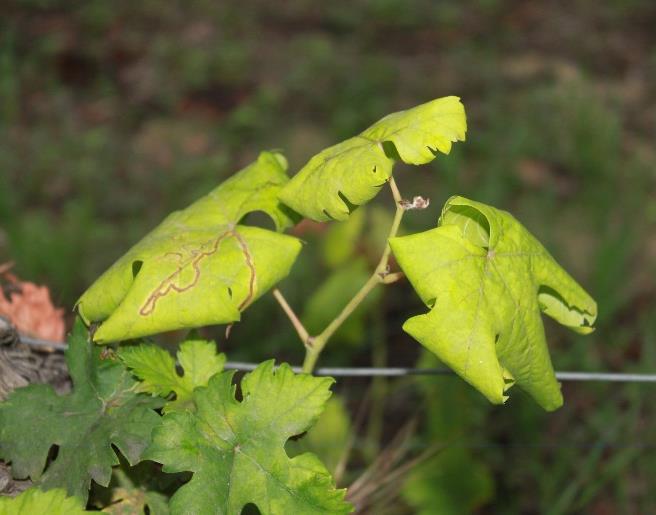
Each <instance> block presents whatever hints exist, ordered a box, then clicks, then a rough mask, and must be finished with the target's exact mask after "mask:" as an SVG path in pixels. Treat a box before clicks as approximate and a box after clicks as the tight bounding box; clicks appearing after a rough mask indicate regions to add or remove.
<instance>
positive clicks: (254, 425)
mask: <svg viewBox="0 0 656 515" xmlns="http://www.w3.org/2000/svg"><path fill="white" fill-rule="evenodd" d="M233 375H234V371H230V372H223V373H221V374H218V375H216V376H214V377H213V378H212V379H210V382H209V385H208V386H207V388H199V389H197V390H195V391H194V393H193V398H194V402H195V404H196V407H197V410H196V412H194V413H192V412H189V411H181V412H175V413H169V414H167V415H165V416H164V419H163V423H162V426H161V427H160V428H158V429H157V430H155V431H154V433H153V443H152V445H151V447H150V448H149V449H148V452H147V455H148V458H149V459H152V460H154V461H157V462H159V463H162V464H163V465H164V471H165V472H183V471H191V472H193V477H192V479H191V480H190V481H189V482H188V483H187V484H186V485H184V486H183V487H181V488H180V489H179V490H178V491H177V492H176V493H175V494H174V495H173V497H172V499H171V512H172V513H174V514H175V513H203V514H211V513H215V514H238V513H241V510H242V509H243V507H244V506H245V505H247V504H249V503H253V504H255V505H256V506H257V507H258V509H259V510H260V513H262V514H263V515H268V514H278V513H294V514H305V513H308V514H310V513H312V514H315V513H331V514H337V513H348V512H350V511H351V507H350V505H349V504H348V503H346V502H344V494H345V491H344V490H336V489H335V487H334V484H333V482H332V478H331V477H330V474H329V473H328V471H327V470H326V468H325V467H324V466H323V464H322V463H321V462H320V461H319V460H318V459H317V458H316V457H315V456H314V455H312V454H309V453H306V454H302V455H300V456H296V457H295V458H292V459H290V458H289V457H288V456H287V454H286V453H285V443H286V442H287V440H288V439H289V438H291V437H292V436H295V435H298V434H301V433H303V432H304V431H306V430H307V429H308V428H309V427H310V426H311V425H312V424H313V423H314V422H315V421H316V419H317V418H318V416H319V415H320V413H321V411H322V410H323V407H324V405H325V403H326V401H327V400H328V398H329V397H330V389H329V388H330V385H331V383H332V381H333V380H332V379H330V378H317V377H313V376H309V375H296V374H294V373H293V372H292V370H291V368H290V367H289V366H288V365H284V364H283V365H281V366H280V367H278V368H277V369H276V368H274V363H273V361H268V362H265V363H263V364H261V365H260V366H258V367H257V368H256V369H255V370H254V371H253V372H251V373H249V374H246V375H245V376H244V378H243V379H242V382H241V392H242V397H243V400H242V401H241V402H238V401H237V400H235V386H234V385H233V384H232V379H233Z"/></svg>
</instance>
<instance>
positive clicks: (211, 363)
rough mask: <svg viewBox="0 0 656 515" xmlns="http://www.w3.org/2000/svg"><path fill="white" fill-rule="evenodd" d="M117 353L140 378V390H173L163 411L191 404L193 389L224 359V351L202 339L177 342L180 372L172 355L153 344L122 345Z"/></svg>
mask: <svg viewBox="0 0 656 515" xmlns="http://www.w3.org/2000/svg"><path fill="white" fill-rule="evenodd" d="M118 355H119V357H120V358H121V361H123V363H124V364H125V366H127V367H128V368H129V369H131V370H132V373H133V374H134V375H135V376H137V377H138V378H139V379H140V380H141V383H140V386H139V390H140V391H143V392H148V393H152V394H154V395H159V396H161V397H168V396H169V395H170V394H171V393H174V394H175V399H174V400H170V401H168V402H167V403H166V404H165V405H164V410H163V411H164V413H168V412H170V411H176V410H181V409H188V408H191V407H192V406H193V402H192V400H191V394H192V392H193V391H194V389H195V388H198V387H200V386H207V383H208V381H209V380H210V378H211V377H212V376H214V375H215V374H218V373H219V372H221V371H222V370H223V365H224V364H225V361H226V357H225V354H217V352H216V344H215V343H214V342H210V341H204V340H187V341H185V342H182V343H181V344H180V350H179V351H178V353H177V358H178V361H179V363H180V366H181V367H182V370H183V375H179V374H178V372H177V370H176V365H175V361H174V359H173V357H172V356H171V355H170V354H169V353H168V352H167V351H166V350H164V349H162V348H161V347H158V346H157V345H152V344H141V345H137V346H135V347H122V348H121V349H119V351H118Z"/></svg>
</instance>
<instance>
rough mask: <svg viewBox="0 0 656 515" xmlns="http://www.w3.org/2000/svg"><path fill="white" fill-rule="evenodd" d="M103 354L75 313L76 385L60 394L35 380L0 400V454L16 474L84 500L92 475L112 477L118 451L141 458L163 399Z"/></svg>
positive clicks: (72, 362) (101, 480) (72, 358)
mask: <svg viewBox="0 0 656 515" xmlns="http://www.w3.org/2000/svg"><path fill="white" fill-rule="evenodd" d="M101 354H102V352H101V349H100V348H99V347H98V346H96V345H93V344H92V343H91V342H88V341H87V331H86V329H85V327H84V325H83V324H82V322H80V321H78V323H76V325H75V327H74V329H73V333H72V335H71V337H70V338H69V342H68V349H66V362H67V364H68V369H69V373H70V375H71V379H72V381H73V391H72V392H71V393H70V394H68V395H58V394H57V393H56V392H55V391H54V390H53V388H52V387H51V386H50V385H46V384H31V385H29V386H26V387H25V388H18V389H16V390H14V391H13V392H12V393H11V395H10V396H9V397H8V398H7V400H6V401H5V402H3V403H1V404H0V459H3V460H5V461H8V462H11V468H12V473H13V474H14V476H15V477H17V478H25V477H28V476H29V477H30V478H31V479H32V480H33V481H35V482H36V483H37V484H38V486H39V487H41V488H43V489H44V490H47V489H53V488H64V489H65V490H66V491H67V492H68V494H70V495H75V496H76V497H79V498H80V499H81V500H82V501H83V502H86V500H87V497H88V493H89V486H90V484H91V480H92V479H93V480H94V481H95V482H96V483H98V484H99V485H102V486H106V485H107V484H109V481H110V479H111V476H112V467H113V466H114V465H117V464H118V463H119V460H118V456H117V452H120V453H121V454H122V455H123V456H125V458H126V459H127V460H128V462H129V463H130V464H131V465H134V464H136V463H138V462H139V461H140V460H141V456H142V452H143V451H144V449H146V447H147V446H148V444H149V443H150V437H151V433H152V431H153V429H154V428H155V426H157V425H159V423H160V420H161V417H160V416H159V415H158V414H157V412H156V411H155V410H157V409H159V408H161V407H162V404H163V401H162V399H159V398H154V397H151V396H150V395H145V394H143V393H138V392H137V391H136V390H137V383H136V381H135V380H134V379H133V378H132V375H131V374H130V373H129V372H128V371H127V369H126V368H125V367H124V366H123V364H122V363H120V362H118V360H112V359H110V358H104V357H103V356H102V355H101ZM53 445H57V446H58V451H57V456H56V457H55V458H54V459H53V458H52V457H51V456H50V451H51V448H52V446H53ZM44 469H45V471H44Z"/></svg>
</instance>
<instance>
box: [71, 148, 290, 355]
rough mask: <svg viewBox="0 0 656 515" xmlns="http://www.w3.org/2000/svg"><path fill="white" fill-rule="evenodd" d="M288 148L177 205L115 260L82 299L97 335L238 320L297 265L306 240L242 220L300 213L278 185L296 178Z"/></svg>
mask: <svg viewBox="0 0 656 515" xmlns="http://www.w3.org/2000/svg"><path fill="white" fill-rule="evenodd" d="M286 166H287V165H286V161H285V160H284V157H282V155H280V154H277V153H272V152H262V153H261V154H260V156H259V158H258V159H257V161H256V162H254V163H252V164H251V165H250V166H248V167H246V168H245V169H243V170H241V171H240V172H238V173H237V174H236V175H234V176H233V177H231V178H230V179H228V180H227V181H225V182H224V183H223V184H221V185H220V186H218V187H217V188H216V189H214V190H213V191H212V192H210V193H209V194H208V195H206V196H205V197H203V198H201V199H200V200H198V201H196V202H194V203H193V204H191V205H190V206H189V207H187V208H186V209H183V210H182V211H176V212H174V213H171V214H170V215H169V216H168V217H167V218H166V219H165V220H164V221H163V222H162V223H161V224H160V225H159V226H158V227H156V228H155V229H154V230H153V231H152V232H151V233H150V234H148V235H147V236H146V237H145V238H144V239H142V240H141V241H140V242H139V243H137V244H136V245H135V246H134V247H132V248H131V249H130V250H129V251H128V252H127V253H126V254H125V255H124V256H123V257H121V258H120V259H119V260H118V261H117V262H116V263H114V265H112V266H111V267H110V268H109V269H108V270H107V271H106V272H105V273H104V274H103V275H102V276H101V277H100V278H99V279H98V280H97V281H96V282H95V283H94V284H93V285H91V287H90V288H89V289H88V290H87V291H86V292H85V293H84V294H83V295H82V297H81V298H80V299H79V300H78V302H77V309H78V312H79V313H80V315H81V316H82V318H83V319H84V320H85V321H86V322H87V323H90V322H103V323H102V324H101V325H100V327H99V328H98V330H97V331H96V332H95V333H94V336H93V338H94V341H96V342H98V343H104V342H108V341H117V340H125V339H131V338H138V337H141V336H146V335H150V334H156V333H160V332H162V331H168V330H173V329H182V328H191V327H199V326H202V325H211V324H223V323H230V322H234V321H237V320H239V319H240V314H241V312H242V311H243V310H244V309H246V308H247V307H248V306H249V305H250V304H252V303H253V302H254V301H255V300H256V299H257V298H259V297H260V296H261V295H262V294H264V293H265V292H266V291H267V290H268V289H269V288H271V287H272V286H273V285H274V284H275V283H276V282H278V281H279V280H280V279H282V278H283V277H285V276H286V275H287V274H288V273H289V269H290V268H291V266H292V264H293V263H294V261H295V259H296V256H297V255H298V253H299V251H300V248H301V242H300V241H299V240H298V239H297V238H294V237H292V236H288V235H284V234H279V233H277V232H275V231H270V230H267V229H262V228H259V227H251V226H247V225H242V224H240V221H241V220H242V219H243V218H244V216H246V215H247V214H249V213H251V212H253V211H263V212H264V213H266V214H267V215H269V216H270V217H271V218H272V219H273V221H274V223H275V225H276V228H277V229H278V231H281V230H283V229H284V228H286V227H288V226H289V225H291V224H292V223H293V221H294V219H295V213H293V212H291V210H290V209H289V208H287V207H285V206H283V205H282V204H281V203H280V202H279V201H278V198H277V195H278V192H279V191H280V189H281V188H282V186H283V185H284V184H285V183H286V182H287V181H288V177H287V174H286V171H285V170H286Z"/></svg>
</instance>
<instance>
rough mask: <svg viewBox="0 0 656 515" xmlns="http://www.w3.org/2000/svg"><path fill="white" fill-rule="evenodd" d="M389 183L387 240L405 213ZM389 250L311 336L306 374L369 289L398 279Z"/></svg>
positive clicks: (385, 251)
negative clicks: (391, 270)
mask: <svg viewBox="0 0 656 515" xmlns="http://www.w3.org/2000/svg"><path fill="white" fill-rule="evenodd" d="M389 185H390V188H391V190H392V196H393V197H394V202H395V204H396V212H395V213H394V220H393V221H392V226H391V227H390V232H389V235H388V236H387V242H389V240H390V239H391V238H394V237H395V236H396V233H397V232H398V230H399V226H400V225H401V219H402V218H403V214H404V213H405V210H404V209H403V207H402V206H401V200H402V199H401V194H400V192H399V189H398V187H397V186H396V182H394V178H393V177H391V178H390V180H389ZM391 251H392V249H391V248H390V246H389V243H386V244H385V250H384V251H383V255H382V256H381V257H380V261H379V262H378V265H377V266H376V269H375V270H374V271H373V273H372V274H371V277H369V279H368V280H367V282H366V283H364V285H363V286H362V288H360V291H358V293H356V294H355V296H354V297H353V298H352V299H351V300H350V301H349V302H348V304H346V306H344V309H342V311H341V312H340V313H339V315H337V317H335V319H334V320H333V321H332V322H330V324H328V326H327V327H326V328H325V329H324V330H323V331H322V332H321V333H320V334H319V335H318V336H315V337H313V338H311V340H310V341H311V346H306V352H305V361H304V362H303V372H305V373H306V374H311V373H312V371H313V370H314V367H315V366H316V364H317V360H318V359H319V355H320V354H321V351H323V348H324V347H325V346H326V344H327V343H328V340H330V338H331V337H332V336H333V334H335V332H336V331H337V330H338V329H339V328H340V326H341V325H342V324H343V323H344V321H345V320H346V319H347V318H348V317H349V316H351V314H352V313H353V312H354V311H355V310H356V309H357V307H358V306H359V305H360V304H361V303H362V301H363V300H364V299H365V298H367V295H369V293H370V292H371V290H373V289H374V288H375V287H376V286H378V285H379V284H390V283H391V282H394V281H396V280H398V279H400V277H401V276H400V275H398V274H390V273H389V266H388V263H389V257H390V252H391Z"/></svg>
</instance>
